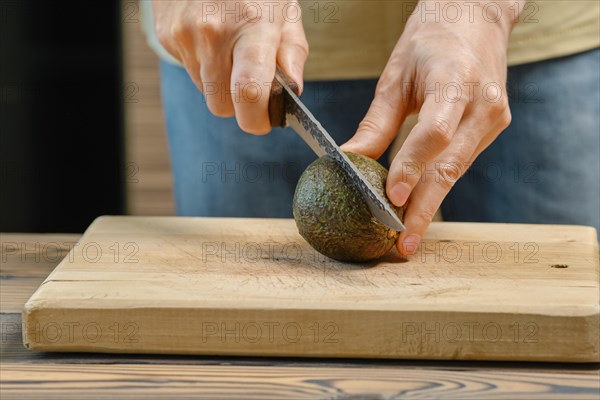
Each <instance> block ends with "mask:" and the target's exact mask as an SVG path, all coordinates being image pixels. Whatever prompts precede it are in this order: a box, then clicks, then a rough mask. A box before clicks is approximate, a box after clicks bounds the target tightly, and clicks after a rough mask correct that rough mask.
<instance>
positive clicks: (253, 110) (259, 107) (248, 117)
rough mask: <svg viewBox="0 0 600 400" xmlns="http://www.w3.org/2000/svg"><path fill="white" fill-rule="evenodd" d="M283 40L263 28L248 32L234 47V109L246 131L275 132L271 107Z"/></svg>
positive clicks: (242, 127)
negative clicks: (271, 94) (272, 85)
mask: <svg viewBox="0 0 600 400" xmlns="http://www.w3.org/2000/svg"><path fill="white" fill-rule="evenodd" d="M280 39H281V35H280V32H279V31H277V30H276V29H268V28H264V27H261V28H258V29H255V30H250V31H247V32H245V33H244V34H243V35H242V36H241V37H240V38H239V40H238V41H237V43H236V44H235V46H234V49H233V67H232V72H231V87H232V90H233V92H234V96H235V97H234V98H233V106H234V109H235V115H236V118H237V121H238V125H239V126H240V128H241V129H242V130H243V131H245V132H248V133H253V134H257V135H262V134H266V133H268V132H269V131H270V130H271V123H270V121H269V112H268V104H269V94H270V85H271V82H272V81H273V77H274V76H275V63H276V57H277V48H278V46H279V43H280Z"/></svg>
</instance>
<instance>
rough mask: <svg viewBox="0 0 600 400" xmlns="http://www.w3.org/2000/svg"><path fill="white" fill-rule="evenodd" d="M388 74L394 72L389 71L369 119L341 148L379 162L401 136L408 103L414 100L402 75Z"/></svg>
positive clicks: (362, 123) (380, 87) (384, 73)
mask: <svg viewBox="0 0 600 400" xmlns="http://www.w3.org/2000/svg"><path fill="white" fill-rule="evenodd" d="M388 71H391V68H389V69H388V68H387V67H386V70H384V72H383V74H382V75H381V78H380V79H379V82H378V83H377V88H376V90H375V98H374V99H373V102H372V103H371V106H370V107H369V111H367V115H366V116H365V118H364V119H363V120H362V121H361V123H360V125H359V127H358V130H357V131H356V133H355V134H354V136H353V137H352V138H351V139H350V140H349V141H347V142H346V143H344V144H343V145H342V146H341V148H342V150H344V151H350V152H353V153H359V154H363V155H366V156H368V157H371V158H373V159H378V158H379V157H381V155H382V154H383V153H384V152H385V150H386V149H387V148H388V147H389V145H390V144H391V143H392V141H393V140H394V139H395V138H396V135H398V131H399V130H400V127H401V126H402V123H403V122H404V119H405V118H406V116H407V115H408V114H409V112H408V110H409V108H408V103H409V102H410V101H411V100H410V99H409V96H408V93H407V92H406V91H405V90H404V87H403V83H402V77H401V76H402V74H398V73H395V74H393V73H392V72H388Z"/></svg>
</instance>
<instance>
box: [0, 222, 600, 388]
mask: <svg viewBox="0 0 600 400" xmlns="http://www.w3.org/2000/svg"><path fill="white" fill-rule="evenodd" d="M78 238H79V235H26V234H25V235H23V234H18V235H17V234H2V235H1V242H2V244H3V245H4V244H5V243H14V242H17V243H21V242H22V243H25V244H26V245H25V246H22V248H23V249H25V250H27V249H32V248H33V247H32V244H35V243H40V247H39V249H40V251H41V249H43V247H44V246H43V244H44V243H58V242H62V243H71V242H72V241H75V240H77V239H78ZM66 247H67V246H66V245H65V248H66ZM5 250H6V249H5V248H4V246H2V252H4V251H5ZM8 250H10V249H8ZM9 253H11V254H9V255H7V258H6V259H5V258H4V255H2V263H1V264H0V288H1V289H2V303H1V304H0V312H1V313H0V328H1V329H0V330H1V332H0V333H1V337H0V359H1V360H2V363H1V364H0V371H1V374H0V375H1V377H0V390H1V392H2V396H3V398H44V399H59V398H60V399H69V398H82V397H84V396H85V397H86V398H89V399H95V398H106V397H109V396H117V397H124V396H127V397H137V396H139V397H147V396H148V395H149V394H151V395H152V397H153V398H169V399H174V398H185V397H188V398H189V397H190V396H192V395H193V396H194V397H196V398H202V397H204V398H211V399H217V398H240V397H244V398H261V399H269V398H277V399H280V398H283V397H285V396H288V397H292V398H298V399H300V398H330V399H332V398H337V399H354V400H356V399H383V398H390V397H393V396H402V398H421V399H423V398H433V397H441V396H444V397H445V398H460V399H469V398H477V399H480V398H514V399H521V398H523V399H536V398H543V399H548V398H553V397H554V398H560V399H580V398H581V399H595V400H597V399H598V397H599V396H600V383H599V382H600V364H560V363H516V362H460V361H454V362H441V361H415V360H358V359H345V360H339V359H316V358H313V359H310V358H264V357H219V356H201V357H199V356H175V355H143V354H128V355H115V354H100V353H44V352H40V353H36V352H31V351H28V350H26V349H25V348H24V347H23V344H22V333H21V315H20V311H21V308H22V305H23V302H24V301H25V300H26V299H27V297H28V296H29V295H31V294H32V293H33V292H34V291H35V290H36V288H37V287H38V285H39V284H40V283H41V282H42V281H43V280H44V279H45V278H46V276H47V274H48V273H49V272H50V271H52V269H53V268H54V266H55V265H56V264H57V263H58V262H59V260H56V261H55V262H53V261H51V260H50V259H49V258H50V257H46V256H44V255H43V254H41V255H40V259H39V260H38V261H36V258H35V254H33V255H32V254H30V255H29V256H27V257H25V258H21V254H20V253H16V254H12V252H11V251H9ZM63 253H64V254H66V252H65V251H64V250H61V254H62V255H64V254H63ZM48 254H50V253H48ZM44 257H45V258H44ZM51 257H52V256H51ZM7 288H8V289H9V290H8V291H7V290H5V289H7Z"/></svg>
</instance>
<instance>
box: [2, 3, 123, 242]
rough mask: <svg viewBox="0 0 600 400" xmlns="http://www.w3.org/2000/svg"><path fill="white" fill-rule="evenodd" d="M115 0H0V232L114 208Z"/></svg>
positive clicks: (117, 208) (84, 218)
mask: <svg viewBox="0 0 600 400" xmlns="http://www.w3.org/2000/svg"><path fill="white" fill-rule="evenodd" d="M120 12H121V10H120V7H119V2H118V1H116V0H112V1H108V0H103V1H97V0H86V1H81V0H78V1H65V0H61V1H60V2H56V1H40V0H0V89H1V92H0V106H1V108H0V156H1V165H0V166H1V170H0V173H1V175H0V179H1V185H0V231H3V232H83V231H84V230H85V228H86V227H87V226H88V225H89V223H90V222H91V221H92V220H93V219H94V218H95V217H97V216H99V215H103V214H122V213H123V212H124V205H125V201H124V184H123V182H124V179H123V176H124V158H123V154H124V134H123V131H124V128H123V126H124V123H123V105H122V90H121V88H122V87H123V85H122V76H121V64H122V60H121V24H120Z"/></svg>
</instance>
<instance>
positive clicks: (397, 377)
mask: <svg viewBox="0 0 600 400" xmlns="http://www.w3.org/2000/svg"><path fill="white" fill-rule="evenodd" d="M2 382H3V393H5V394H6V395H8V396H11V397H15V398H18V397H21V396H23V397H25V396H26V397H31V396H35V395H40V394H43V396H44V397H45V398H46V399H66V398H83V397H85V398H87V399H99V398H103V399H105V398H107V397H109V396H116V395H120V394H122V393H127V394H128V396H131V397H137V396H139V397H142V396H147V395H152V397H153V398H169V399H175V398H186V397H189V396H192V395H193V396H195V397H197V398H207V399H219V398H245V399H283V398H293V399H334V398H335V399H382V398H399V397H400V396H402V398H420V399H423V398H433V397H443V398H447V399H482V398H486V399H499V398H502V399H506V398H511V399H547V398H550V397H552V396H560V398H561V399H583V398H591V396H594V395H596V396H597V394H598V391H597V379H595V378H594V377H591V376H578V375H570V374H560V373H551V374H540V373H531V372H530V373H523V372H510V371H502V372H497V371H496V372H489V371H477V372H475V371H471V372H469V374H465V373H464V372H463V371H455V370H443V369H438V370H436V371H435V372H434V373H432V371H427V370H416V369H414V370H401V371H399V370H396V369H392V368H378V369H372V370H369V369H366V370H365V369H363V368H332V367H327V368H322V367H313V368H302V367H277V368H273V367H262V366H202V365H168V366H165V365H131V364H121V365H88V366H86V367H85V368H82V367H81V366H80V365H64V364H51V365H37V364H33V365H32V364H8V365H4V366H3V368H2ZM91 388H93V389H94V390H93V391H91V390H90V389H91ZM574 389H575V390H574Z"/></svg>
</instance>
